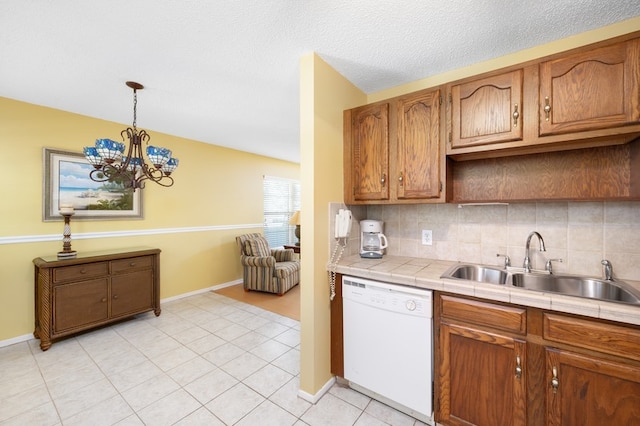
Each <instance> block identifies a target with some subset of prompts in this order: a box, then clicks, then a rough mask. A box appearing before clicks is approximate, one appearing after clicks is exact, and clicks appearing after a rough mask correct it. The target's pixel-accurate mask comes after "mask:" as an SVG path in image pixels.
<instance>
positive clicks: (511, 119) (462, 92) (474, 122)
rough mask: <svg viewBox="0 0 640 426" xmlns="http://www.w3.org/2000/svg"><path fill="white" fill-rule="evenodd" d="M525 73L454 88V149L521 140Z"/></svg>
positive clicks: (487, 79)
mask: <svg viewBox="0 0 640 426" xmlns="http://www.w3.org/2000/svg"><path fill="white" fill-rule="evenodd" d="M522 87H523V71H522V69H518V70H515V71H511V72H507V73H504V74H500V75H495V76H492V77H487V78H483V79H479V80H474V81H469V82H466V83H462V84H456V85H453V86H451V89H450V102H451V135H450V137H451V144H450V147H451V149H453V150H455V149H456V148H464V147H468V146H475V145H487V144H494V143H499V142H510V141H519V140H522V127H523V126H522V121H523V115H522V99H523V95H522Z"/></svg>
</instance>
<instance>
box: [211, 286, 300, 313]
mask: <svg viewBox="0 0 640 426" xmlns="http://www.w3.org/2000/svg"><path fill="white" fill-rule="evenodd" d="M215 293H218V294H221V295H223V296H227V297H230V298H232V299H235V300H238V301H240V302H244V303H248V304H250V305H255V306H259V307H260V308H262V309H266V310H267V311H270V312H275V313H276V314H279V315H282V316H285V317H287V318H291V319H294V320H296V321H300V284H298V285H297V286H295V287H294V288H292V289H291V290H289V291H288V292H286V293H285V294H284V295H282V296H279V295H277V294H273V293H264V292H261V291H244V288H243V287H242V284H237V285H233V286H230V287H225V288H222V289H220V290H216V291H215Z"/></svg>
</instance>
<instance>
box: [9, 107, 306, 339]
mask: <svg viewBox="0 0 640 426" xmlns="http://www.w3.org/2000/svg"><path fill="white" fill-rule="evenodd" d="M139 124H142V125H143V123H139ZM129 125H130V124H118V123H113V122H109V121H104V120H98V119H94V118H90V117H85V116H82V115H77V114H72V113H68V112H64V111H60V110H55V109H51V108H46V107H41V106H36V105H32V104H27V103H24V102H18V101H15V100H11V99H7V98H1V97H0V146H2V148H3V153H4V155H3V158H4V161H3V164H2V166H0V182H2V185H0V200H1V201H0V259H1V260H0V267H1V268H2V272H1V274H0V342H1V341H3V340H7V339H13V338H17V337H19V336H24V335H27V334H29V333H31V332H33V321H34V318H33V315H34V313H33V306H34V300H33V264H32V260H33V259H34V258H36V257H39V256H45V255H46V256H49V255H53V254H55V253H56V252H58V251H59V250H60V249H61V248H62V242H61V239H62V235H61V234H62V223H61V222H43V221H42V203H43V199H42V180H43V148H44V147H47V148H55V149H61V150H68V151H74V152H78V153H79V152H81V150H82V147H83V146H86V145H92V144H93V141H94V140H95V139H96V138H99V137H109V138H111V139H117V140H119V138H120V131H121V130H122V129H124V128H126V127H128V126H129ZM142 127H143V126H142ZM147 130H148V131H149V133H150V135H151V142H152V143H153V144H155V145H159V146H164V147H167V148H170V149H172V150H173V152H174V155H175V156H176V157H177V158H179V159H180V166H179V167H178V169H177V170H176V172H175V173H174V178H175V184H174V186H172V187H171V188H162V187H160V186H158V185H155V184H153V183H149V184H148V185H147V187H146V188H145V189H144V190H143V207H144V219H142V220H139V219H138V220H103V221H95V220H92V221H80V220H73V219H72V222H71V230H72V234H73V235H77V236H81V234H87V233H89V234H91V233H97V232H105V233H118V232H121V231H135V230H158V231H166V230H168V229H178V230H182V231H186V230H189V229H190V228H191V230H193V229H192V228H194V227H205V228H207V229H206V230H203V231H198V232H176V233H166V234H163V233H153V234H151V235H145V236H126V237H111V238H90V239H76V240H73V241H72V247H73V249H74V250H77V251H92V250H100V249H103V248H121V247H132V246H152V247H157V248H160V249H161V250H162V254H161V261H160V263H161V297H162V298H167V297H172V296H177V295H180V294H184V293H188V292H191V291H197V290H200V289H204V288H208V287H211V286H214V285H218V284H223V283H227V282H231V281H234V280H237V279H240V278H241V276H242V275H241V269H240V261H239V258H238V256H237V254H236V247H235V236H236V235H238V234H241V233H244V232H255V231H258V232H259V231H261V229H260V228H255V225H257V224H261V223H262V220H263V214H262V211H263V210H262V177H263V175H271V176H281V177H286V178H290V179H299V178H300V167H299V165H298V164H295V163H291V162H287V161H281V160H276V159H272V158H267V157H263V156H259V155H253V154H248V153H244V152H240V151H236V150H231V149H227V148H222V147H218V146H213V145H209V144H205V143H200V142H196V141H193V140H188V139H183V138H178V137H174V136H170V135H166V134H161V133H156V132H154V131H153V130H152V129H147ZM212 227H213V228H214V229H211V228H212ZM247 227H248V228H247ZM50 235H56V236H60V241H53V242H14V241H15V240H16V239H17V240H19V241H23V240H24V239H25V238H28V237H37V236H50ZM7 241H9V243H7Z"/></svg>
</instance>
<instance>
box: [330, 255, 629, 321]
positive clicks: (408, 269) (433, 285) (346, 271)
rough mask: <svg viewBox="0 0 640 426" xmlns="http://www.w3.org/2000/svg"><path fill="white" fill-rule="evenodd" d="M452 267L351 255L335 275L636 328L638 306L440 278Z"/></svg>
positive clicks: (426, 261)
mask: <svg viewBox="0 0 640 426" xmlns="http://www.w3.org/2000/svg"><path fill="white" fill-rule="evenodd" d="M456 263H458V262H452V261H446V260H433V259H422V258H414V257H401V256H384V257H383V258H382V259H363V258H361V257H360V256H359V255H352V256H346V257H344V258H343V259H342V260H341V261H340V262H339V264H338V266H337V268H336V272H338V273H340V274H343V275H352V276H357V277H362V278H368V279H372V280H377V281H383V282H388V283H393V284H402V285H408V286H412V287H420V288H425V289H429V290H441V291H446V292H449V293H456V294H461V295H466V296H474V297H478V298H482V299H488V300H494V301H499V302H507V303H514V304H517V305H523V306H531V307H536V308H541V309H547V310H551V311H559V312H566V313H571V314H577V315H584V316H588V317H593V318H601V319H605V320H611V321H618V322H622V323H627V324H635V325H640V306H633V305H627V304H623V303H617V302H605V301H599V300H594V299H587V298H583V297H575V296H565V295H562V294H555V293H545V292H539V291H534V290H527V289H523V288H519V287H512V286H504V285H497V284H484V283H477V282H474V281H465V280H452V279H443V278H440V276H441V275H442V274H443V273H444V272H445V271H446V270H447V269H449V268H450V267H451V266H453V265H454V264H456ZM625 282H626V283H628V284H630V285H633V286H634V287H636V288H638V289H639V290H640V283H639V282H635V281H628V280H625Z"/></svg>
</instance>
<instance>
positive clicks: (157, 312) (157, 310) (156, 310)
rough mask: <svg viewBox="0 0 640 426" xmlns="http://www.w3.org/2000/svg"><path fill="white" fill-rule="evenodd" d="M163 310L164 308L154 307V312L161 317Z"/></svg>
mask: <svg viewBox="0 0 640 426" xmlns="http://www.w3.org/2000/svg"><path fill="white" fill-rule="evenodd" d="M161 311H162V309H160V308H158V309H154V311H153V313H154V314H156V316H157V317H159V316H160V312H161Z"/></svg>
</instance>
